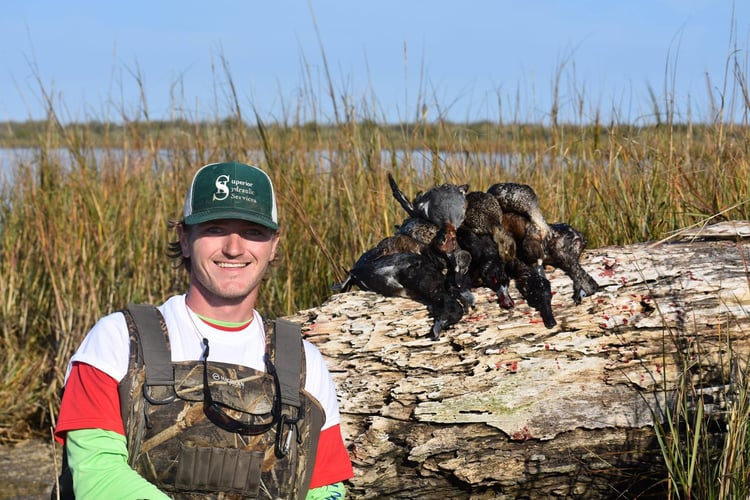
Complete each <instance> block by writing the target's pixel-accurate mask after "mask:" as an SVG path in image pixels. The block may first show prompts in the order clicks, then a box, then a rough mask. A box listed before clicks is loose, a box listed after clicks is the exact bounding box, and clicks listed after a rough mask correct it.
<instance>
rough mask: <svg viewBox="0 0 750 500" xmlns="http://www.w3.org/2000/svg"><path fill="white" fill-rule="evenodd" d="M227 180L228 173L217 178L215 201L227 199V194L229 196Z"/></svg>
mask: <svg viewBox="0 0 750 500" xmlns="http://www.w3.org/2000/svg"><path fill="white" fill-rule="evenodd" d="M227 182H229V176H228V175H220V176H219V177H217V178H216V192H215V193H214V196H213V199H214V201H221V200H226V199H227V196H229V188H228V187H227Z"/></svg>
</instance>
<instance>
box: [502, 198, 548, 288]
mask: <svg viewBox="0 0 750 500" xmlns="http://www.w3.org/2000/svg"><path fill="white" fill-rule="evenodd" d="M503 226H504V227H505V230H506V231H507V232H508V233H509V234H511V235H512V236H513V239H514V240H515V242H516V257H517V258H518V259H520V260H521V261H523V262H525V263H526V264H528V265H530V266H533V267H534V269H536V271H537V273H538V274H539V275H540V276H544V265H543V262H544V256H545V253H546V251H547V239H548V238H547V237H545V235H544V233H542V231H541V230H540V229H539V227H537V226H536V225H535V224H533V223H532V222H531V219H529V218H528V217H527V216H526V215H524V214H521V213H518V212H510V211H509V212H503ZM547 234H549V232H548V233H547Z"/></svg>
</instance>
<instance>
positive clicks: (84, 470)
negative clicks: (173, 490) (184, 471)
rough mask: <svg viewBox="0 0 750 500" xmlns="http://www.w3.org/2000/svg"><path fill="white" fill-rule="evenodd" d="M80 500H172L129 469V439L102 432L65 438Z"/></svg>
mask: <svg viewBox="0 0 750 500" xmlns="http://www.w3.org/2000/svg"><path fill="white" fill-rule="evenodd" d="M65 447H66V449H67V450H68V451H67V453H68V466H69V467H70V470H71V472H72V473H73V490H74V491H75V496H76V498H107V499H123V500H125V499H130V500H132V499H168V498H169V497H168V496H167V495H165V494H164V493H162V492H161V491H159V489H158V488H157V487H156V486H154V485H153V484H151V483H149V482H148V481H146V480H145V479H143V478H142V477H141V476H140V475H139V474H138V473H137V472H136V471H134V470H133V469H132V468H131V467H130V466H129V465H128V449H127V444H126V441H125V436H123V435H121V434H118V433H116V432H113V431H105V430H102V429H79V430H75V431H69V432H68V433H67V436H66V438H65Z"/></svg>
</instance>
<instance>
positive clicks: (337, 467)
mask: <svg viewBox="0 0 750 500" xmlns="http://www.w3.org/2000/svg"><path fill="white" fill-rule="evenodd" d="M174 226H175V228H176V230H177V235H178V239H177V240H176V241H174V242H172V243H170V246H169V248H170V254H171V256H172V257H173V258H175V259H177V260H178V261H179V262H181V264H182V265H183V266H184V268H185V269H186V270H187V271H188V273H189V275H190V284H189V286H188V290H187V293H186V294H184V295H177V296H173V297H171V298H169V299H168V300H167V301H166V302H165V303H164V304H162V305H160V306H159V307H158V311H159V312H160V313H161V316H162V318H160V321H159V322H160V323H162V325H163V329H164V331H165V332H166V338H167V339H168V341H161V343H162V344H164V348H165V349H166V351H165V352H168V356H169V361H168V363H169V364H171V367H170V368H171V374H170V375H171V379H170V378H169V376H167V379H168V380H167V382H161V383H160V385H159V384H157V385H155V386H152V385H151V384H150V383H149V382H148V379H147V377H148V368H149V366H148V365H149V361H148V359H149V358H148V354H147V352H143V351H149V350H150V349H151V348H150V347H138V346H137V344H135V343H133V342H134V341H133V339H134V338H135V339H137V338H138V332H136V331H134V330H135V329H136V327H135V326H134V325H135V324H136V323H135V322H134V321H133V319H132V316H131V315H130V314H131V313H129V312H127V311H122V312H117V313H114V314H111V315H108V316H106V317H104V318H102V319H100V320H99V321H98V322H97V323H96V325H94V327H93V328H92V329H91V331H90V332H89V333H88V335H87V336H86V338H85V339H84V341H83V343H82V344H81V346H80V347H79V349H78V350H77V351H76V353H75V354H74V355H73V357H72V359H71V361H70V364H69V366H68V373H67V374H66V385H65V392H64V396H63V399H62V402H61V406H60V415H59V418H58V423H57V427H56V429H55V437H56V438H57V439H58V441H60V442H64V443H65V450H66V458H67V463H68V466H69V471H70V473H71V475H72V485H73V489H74V493H75V496H76V497H78V498H133V499H135V498H219V497H220V498H308V499H323V498H343V497H344V495H345V489H344V485H343V481H344V480H346V479H349V478H351V477H352V465H351V461H350V459H349V456H348V454H347V451H346V449H345V447H344V443H343V439H342V436H341V430H340V425H339V423H340V419H339V409H338V401H337V397H336V388H335V386H334V384H333V381H332V380H331V377H330V374H329V372H328V369H327V367H326V365H325V362H324V360H323V358H322V356H321V354H320V352H319V351H318V350H317V349H316V348H315V347H314V346H313V345H312V344H310V343H309V342H307V341H305V340H302V339H301V338H300V337H299V328H298V327H297V328H290V327H289V326H288V324H287V325H286V326H283V325H284V323H283V322H279V321H277V322H275V323H274V322H264V320H263V318H262V317H261V315H260V314H259V313H258V311H257V310H256V309H255V307H256V300H257V297H258V292H259V287H260V284H261V281H262V280H263V277H264V275H265V274H266V272H267V270H268V268H269V266H270V265H271V263H272V262H273V261H274V259H275V258H276V250H277V247H278V244H279V238H280V233H279V225H278V215H277V209H276V196H275V193H274V189H273V185H272V183H271V180H270V178H269V177H268V175H266V173H265V172H263V171H262V170H260V169H258V168H256V167H253V166H249V165H245V164H242V163H237V162H228V163H213V164H210V165H206V166H204V167H203V168H201V169H200V170H199V171H198V172H197V173H196V174H195V176H194V178H193V181H192V183H191V185H190V188H189V190H188V194H187V196H186V200H185V207H184V213H183V219H182V220H181V221H179V222H176V223H175V224H174ZM279 325H282V326H279ZM282 330H283V331H284V332H285V334H284V335H282ZM290 331H291V332H294V333H289V332H290ZM139 335H140V339H143V337H144V333H143V332H140V333H139ZM282 338H283V339H286V340H282ZM289 339H291V340H289ZM135 342H137V340H136V341H135ZM141 343H142V345H145V343H143V342H142V340H141ZM134 346H135V347H134ZM161 348H162V347H160V349H161ZM139 349H140V350H139ZM141 353H142V354H143V358H144V359H145V360H146V361H145V365H146V366H144V363H143V362H139V361H138V360H140V359H141V358H140V357H139V356H140V355H141ZM131 354H132V355H131ZM167 371H169V370H167ZM290 373H291V374H292V375H291V377H292V378H291V379H290V375H289V374H290ZM144 380H146V381H145V382H144ZM123 386H124V387H126V388H128V389H129V390H128V392H123V389H122V387H123ZM290 387H291V389H290ZM158 391H161V392H158ZM123 394H125V396H123ZM121 399H122V401H121ZM62 493H64V494H67V495H71V494H72V492H69V491H65V489H64V488H62Z"/></svg>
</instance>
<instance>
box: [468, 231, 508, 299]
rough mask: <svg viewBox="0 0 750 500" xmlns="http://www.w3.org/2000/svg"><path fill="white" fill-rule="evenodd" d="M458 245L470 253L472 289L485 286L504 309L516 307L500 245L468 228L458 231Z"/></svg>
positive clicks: (489, 237) (469, 272) (487, 235)
mask: <svg viewBox="0 0 750 500" xmlns="http://www.w3.org/2000/svg"><path fill="white" fill-rule="evenodd" d="M456 238H457V241H458V245H459V246H460V247H461V248H462V249H464V250H466V251H467V252H469V254H470V255H471V261H470V263H469V268H468V276H469V280H470V282H471V286H472V287H478V286H484V287H487V288H489V289H490V290H492V291H493V292H495V293H496V294H497V299H498V303H499V304H500V307H502V308H503V309H511V308H512V307H513V306H514V303H513V299H512V298H511V296H510V293H509V291H508V286H509V285H510V277H509V276H508V272H507V270H506V268H505V267H506V261H505V260H503V259H502V258H501V257H500V255H499V253H498V245H497V243H496V242H495V240H494V239H493V238H492V236H490V235H489V234H477V233H475V232H474V231H472V230H470V229H468V228H467V227H464V226H462V227H460V228H458V231H456Z"/></svg>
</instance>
